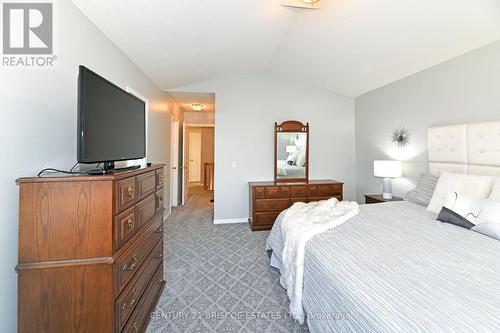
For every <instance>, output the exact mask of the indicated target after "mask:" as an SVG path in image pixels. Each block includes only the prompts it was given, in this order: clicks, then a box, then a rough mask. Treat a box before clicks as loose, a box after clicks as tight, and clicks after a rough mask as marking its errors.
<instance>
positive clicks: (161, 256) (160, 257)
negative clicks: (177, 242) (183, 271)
mask: <svg viewBox="0 0 500 333" xmlns="http://www.w3.org/2000/svg"><path fill="white" fill-rule="evenodd" d="M155 259H158V260H160V259H163V254H160V255H158V256H156V257H155Z"/></svg>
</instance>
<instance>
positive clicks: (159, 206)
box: [155, 188, 164, 212]
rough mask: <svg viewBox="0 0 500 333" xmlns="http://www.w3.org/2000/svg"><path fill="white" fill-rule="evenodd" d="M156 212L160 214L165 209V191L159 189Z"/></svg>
mask: <svg viewBox="0 0 500 333" xmlns="http://www.w3.org/2000/svg"><path fill="white" fill-rule="evenodd" d="M155 198H156V212H159V211H160V210H162V209H163V205H164V204H163V189H162V188H161V189H159V190H158V191H156V197H155Z"/></svg>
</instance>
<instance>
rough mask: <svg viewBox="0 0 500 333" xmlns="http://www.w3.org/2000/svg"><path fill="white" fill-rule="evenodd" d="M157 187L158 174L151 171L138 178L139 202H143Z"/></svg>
mask: <svg viewBox="0 0 500 333" xmlns="http://www.w3.org/2000/svg"><path fill="white" fill-rule="evenodd" d="M155 187H156V172H155V171H151V172H148V173H145V174H143V175H139V176H137V200H141V199H143V198H145V197H147V196H148V194H151V193H152V192H154V190H155Z"/></svg>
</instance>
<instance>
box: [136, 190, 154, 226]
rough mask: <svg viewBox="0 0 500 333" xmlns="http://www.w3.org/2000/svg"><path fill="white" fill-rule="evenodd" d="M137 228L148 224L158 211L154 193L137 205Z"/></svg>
mask: <svg viewBox="0 0 500 333" xmlns="http://www.w3.org/2000/svg"><path fill="white" fill-rule="evenodd" d="M135 211H136V213H135V216H136V218H137V228H140V227H141V226H143V225H144V224H146V223H147V222H148V221H149V220H150V219H151V218H152V217H153V216H154V215H155V213H156V212H157V209H156V195H155V194H154V193H153V194H151V195H150V196H149V197H147V198H146V199H144V201H142V202H141V203H139V204H138V205H137V206H136V210H135Z"/></svg>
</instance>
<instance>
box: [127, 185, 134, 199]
mask: <svg viewBox="0 0 500 333" xmlns="http://www.w3.org/2000/svg"><path fill="white" fill-rule="evenodd" d="M127 194H128V196H129V197H133V196H134V188H133V187H132V186H130V185H129V186H128V187H127Z"/></svg>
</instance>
